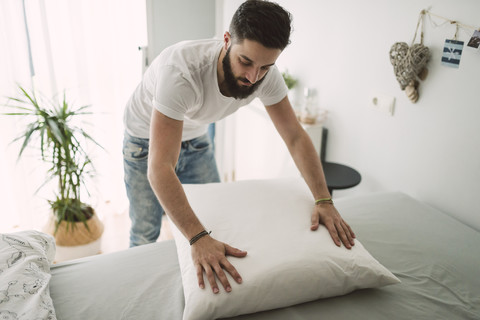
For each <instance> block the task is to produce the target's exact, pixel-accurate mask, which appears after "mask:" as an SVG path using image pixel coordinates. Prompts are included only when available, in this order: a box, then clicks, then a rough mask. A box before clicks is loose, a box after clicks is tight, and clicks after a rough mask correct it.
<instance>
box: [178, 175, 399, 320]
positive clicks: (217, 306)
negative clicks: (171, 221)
mask: <svg viewBox="0 0 480 320" xmlns="http://www.w3.org/2000/svg"><path fill="white" fill-rule="evenodd" d="M187 197H188V199H189V202H190V205H191V206H192V208H193V210H194V211H195V213H196V214H197V216H198V218H199V219H200V221H201V222H202V223H203V224H204V226H206V227H207V228H209V230H212V231H213V232H212V236H213V237H214V238H216V239H217V240H220V241H222V242H225V243H228V244H230V245H232V246H234V247H237V248H240V249H242V250H246V251H247V252H248V255H247V256H246V257H244V258H235V257H229V260H230V262H231V263H232V264H233V265H234V266H235V268H236V269H237V271H238V272H239V273H240V275H242V278H243V279H244V281H243V282H242V284H241V285H239V284H237V283H236V282H235V281H234V280H233V278H231V277H230V275H229V274H227V277H228V278H229V282H230V284H231V286H232V292H230V293H226V292H225V291H223V287H222V286H221V284H219V287H220V290H221V293H220V294H214V293H213V292H212V290H211V288H210V286H209V284H208V282H207V284H206V287H207V288H206V289H204V290H202V289H200V288H199V287H198V281H197V275H196V268H195V266H194V264H193V262H192V258H191V253H190V251H191V249H190V244H189V242H188V240H187V239H185V237H184V236H183V235H182V234H181V233H180V232H179V231H178V229H177V228H176V227H175V226H174V225H173V226H172V231H173V234H174V237H175V243H176V246H177V254H178V258H179V264H180V270H181V274H182V281H183V289H184V296H185V309H184V315H183V319H185V320H208V319H217V318H223V317H227V316H230V317H231V316H236V315H241V314H245V313H254V312H258V311H264V310H270V309H276V308H280V307H287V306H291V305H295V304H298V303H303V302H308V301H312V300H317V299H320V298H327V297H332V296H338V295H343V294H346V293H349V292H351V291H353V290H355V289H360V288H373V287H381V286H385V285H389V284H395V283H398V282H399V280H398V279H397V278H396V277H395V276H394V275H393V274H392V273H391V272H390V271H388V270H387V269H386V268H385V267H383V266H382V265H381V264H380V263H379V262H378V261H377V260H375V259H374V258H373V257H372V256H371V255H370V254H369V253H368V251H367V250H365V248H364V247H363V246H362V244H361V243H360V241H358V240H357V241H356V244H355V246H353V248H352V249H351V250H348V249H346V248H345V247H343V246H342V247H337V246H336V245H335V244H334V242H333V240H332V239H331V237H330V234H329V233H328V231H327V229H326V228H325V227H324V226H323V225H321V226H320V228H319V229H318V230H317V231H311V230H310V214H311V212H312V209H313V206H314V199H313V198H312V195H311V193H310V191H309V189H308V188H307V186H306V184H305V183H304V182H303V181H301V180H297V179H294V180H290V179H285V180H275V181H261V180H259V181H241V182H236V183H226V184H218V183H212V184H205V185H191V186H189V188H188V191H187ZM217 282H218V280H217ZM222 291H223V292H222Z"/></svg>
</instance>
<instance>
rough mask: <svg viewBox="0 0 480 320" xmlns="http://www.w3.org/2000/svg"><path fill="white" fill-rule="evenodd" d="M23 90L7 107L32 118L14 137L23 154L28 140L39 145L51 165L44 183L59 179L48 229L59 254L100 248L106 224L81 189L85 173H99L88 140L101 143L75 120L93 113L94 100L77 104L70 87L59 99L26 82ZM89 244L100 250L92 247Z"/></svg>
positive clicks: (61, 256)
mask: <svg viewBox="0 0 480 320" xmlns="http://www.w3.org/2000/svg"><path fill="white" fill-rule="evenodd" d="M19 92H20V95H19V97H10V98H8V102H7V104H6V105H5V106H4V107H6V108H9V109H10V110H11V112H5V113H3V114H4V115H9V116H17V117H21V118H22V120H25V121H26V122H27V124H26V126H25V129H24V130H23V132H22V133H21V134H20V135H19V136H18V137H17V138H15V139H14V141H19V140H20V141H22V144H21V148H20V152H19V154H18V158H20V157H21V156H22V154H23V152H24V151H25V149H26V147H27V146H34V147H36V148H38V151H39V153H40V154H39V157H40V159H41V160H42V161H44V162H45V163H47V165H48V166H49V169H48V171H47V179H46V182H45V183H44V184H42V186H40V188H41V187H43V186H45V185H46V184H47V183H48V182H49V181H52V180H54V181H56V185H57V188H56V195H55V199H52V200H48V202H49V204H50V207H51V212H52V213H53V214H52V215H51V219H50V221H49V222H48V224H47V227H46V230H45V231H46V232H48V233H50V234H52V235H53V236H54V237H55V241H56V244H57V260H65V259H68V258H76V257H80V256H85V255H89V254H94V253H98V252H99V250H100V238H101V235H102V233H103V224H102V223H101V221H100V220H99V219H98V217H97V215H96V214H95V211H94V209H93V208H92V207H91V206H90V205H88V204H86V203H84V202H83V201H82V200H81V190H82V187H84V188H85V189H84V190H87V189H86V186H85V178H86V177H89V176H90V177H91V176H93V173H94V167H93V165H92V162H91V159H90V157H89V156H88V154H87V153H86V151H85V148H84V146H85V143H86V142H87V141H91V142H93V143H94V144H95V145H97V146H99V145H98V144H97V143H96V142H95V141H94V140H93V138H92V137H91V136H90V135H88V134H87V133H86V132H85V131H84V130H83V129H82V128H79V127H77V126H75V125H74V124H73V122H74V121H78V120H79V119H80V118H81V116H84V115H88V114H91V112H88V111H87V109H88V108H89V106H88V105H87V106H81V107H72V106H71V105H70V104H69V103H68V102H67V100H66V97H65V93H64V94H63V98H62V99H58V100H59V101H56V100H55V99H46V98H45V97H44V96H43V95H37V94H36V93H35V91H33V90H32V91H31V92H29V91H27V90H26V89H24V88H23V87H22V86H19ZM99 147H100V146H99ZM40 188H39V189H40ZM87 193H88V191H87ZM92 243H93V245H92ZM66 247H68V248H66ZM73 247H76V249H77V250H75V248H73ZM89 249H91V250H93V251H96V252H89V251H91V250H89Z"/></svg>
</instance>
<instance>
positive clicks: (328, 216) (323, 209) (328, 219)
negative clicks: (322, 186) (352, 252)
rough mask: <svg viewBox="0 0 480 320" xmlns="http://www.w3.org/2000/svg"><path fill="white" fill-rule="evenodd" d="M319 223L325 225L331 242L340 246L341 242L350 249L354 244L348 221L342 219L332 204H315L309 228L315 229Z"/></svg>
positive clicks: (353, 235)
mask: <svg viewBox="0 0 480 320" xmlns="http://www.w3.org/2000/svg"><path fill="white" fill-rule="evenodd" d="M320 223H321V224H323V225H325V227H326V228H327V230H328V232H329V233H330V236H331V237H332V239H333V242H335V244H336V245H337V246H341V244H342V243H343V245H344V246H345V247H346V248H347V249H351V248H352V246H354V245H355V242H354V240H353V239H354V238H355V233H353V230H352V228H350V226H349V225H348V223H346V222H345V220H343V218H342V217H341V216H340V213H338V211H337V209H336V208H335V206H334V205H333V204H330V203H324V204H317V205H315V207H314V208H313V211H312V225H311V227H310V230H312V231H315V230H317V229H318V226H319V224H320Z"/></svg>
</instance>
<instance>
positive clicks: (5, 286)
mask: <svg viewBox="0 0 480 320" xmlns="http://www.w3.org/2000/svg"><path fill="white" fill-rule="evenodd" d="M54 257H55V240H54V239H53V237H52V236H50V235H47V234H44V233H41V232H38V231H22V232H16V233H4V234H0V319H48V320H54V319H56V316H55V309H54V307H53V302H52V298H51V297H50V290H49V286H48V284H49V282H50V278H51V275H50V264H51V263H52V261H53V259H54Z"/></svg>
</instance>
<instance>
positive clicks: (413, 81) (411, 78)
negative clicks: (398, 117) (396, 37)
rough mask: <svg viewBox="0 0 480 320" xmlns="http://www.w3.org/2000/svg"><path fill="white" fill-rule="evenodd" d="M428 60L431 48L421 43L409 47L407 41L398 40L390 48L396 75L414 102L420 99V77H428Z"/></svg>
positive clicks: (391, 60) (422, 78)
mask: <svg viewBox="0 0 480 320" xmlns="http://www.w3.org/2000/svg"><path fill="white" fill-rule="evenodd" d="M428 60H430V50H429V49H428V47H425V46H424V45H423V44H421V43H417V44H414V45H412V46H411V47H409V46H408V44H406V43H405V42H397V43H395V44H394V45H393V46H392V48H391V49H390V62H391V63H392V65H393V71H394V72H395V77H396V78H397V81H398V83H399V84H400V87H401V88H402V90H405V92H406V94H407V96H408V98H409V99H410V100H411V101H412V102H413V103H415V102H417V100H418V85H419V81H418V79H420V80H425V78H426V77H427V74H428V70H427V67H426V66H427V63H428Z"/></svg>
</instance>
